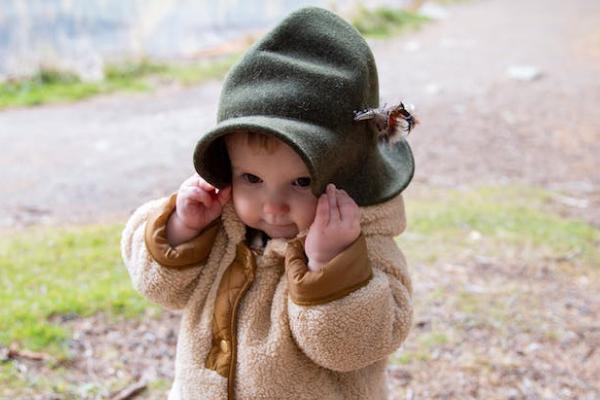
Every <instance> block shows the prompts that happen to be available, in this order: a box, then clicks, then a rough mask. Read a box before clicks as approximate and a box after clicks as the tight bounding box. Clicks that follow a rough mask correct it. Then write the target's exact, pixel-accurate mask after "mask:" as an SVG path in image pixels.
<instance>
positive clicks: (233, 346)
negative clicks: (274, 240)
mask: <svg viewBox="0 0 600 400" xmlns="http://www.w3.org/2000/svg"><path fill="white" fill-rule="evenodd" d="M251 257H254V255H253V254H252V252H250V251H248V252H247V253H246V260H245V261H246V262H245V263H244V265H250V270H249V274H248V276H247V280H246V282H245V283H244V286H243V287H242V290H241V291H240V293H239V295H238V296H237V298H236V299H235V303H234V305H233V311H232V313H231V325H230V328H231V360H230V362H229V376H228V379H227V398H228V399H229V400H235V393H234V386H235V385H234V383H235V366H236V364H237V311H238V306H239V304H240V301H241V300H242V297H244V295H245V294H246V291H247V290H248V288H249V287H250V285H251V284H252V282H253V281H254V268H253V267H254V266H253V265H252V262H253V261H254V260H252V259H249V258H251Z"/></svg>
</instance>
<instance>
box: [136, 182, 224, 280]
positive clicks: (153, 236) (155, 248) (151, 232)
mask: <svg viewBox="0 0 600 400" xmlns="http://www.w3.org/2000/svg"><path fill="white" fill-rule="evenodd" d="M176 200H177V193H174V194H172V195H171V197H169V200H168V201H167V203H166V204H165V205H164V206H163V207H162V209H160V210H158V211H157V212H156V213H154V214H151V215H150V216H148V221H147V222H146V231H145V235H144V240H145V242H146V247H147V248H148V251H149V252H150V254H151V255H152V257H153V258H154V259H155V260H156V262H157V263H159V264H160V265H162V266H163V267H167V268H177V269H181V268H188V267H192V266H194V265H197V264H198V263H201V262H203V261H205V260H206V259H207V258H208V255H209V254H210V250H211V249H212V246H213V243H214V241H215V238H216V237H217V232H218V231H219V218H217V219H216V220H214V221H213V222H211V223H210V224H209V225H208V226H207V227H206V228H204V230H203V231H202V232H200V234H199V235H198V236H197V237H195V238H194V239H192V240H189V241H187V242H185V243H182V244H180V245H178V246H175V247H172V246H171V245H170V244H169V241H168V240H167V222H168V221H169V217H170V216H171V214H172V213H173V211H174V210H175V202H176Z"/></svg>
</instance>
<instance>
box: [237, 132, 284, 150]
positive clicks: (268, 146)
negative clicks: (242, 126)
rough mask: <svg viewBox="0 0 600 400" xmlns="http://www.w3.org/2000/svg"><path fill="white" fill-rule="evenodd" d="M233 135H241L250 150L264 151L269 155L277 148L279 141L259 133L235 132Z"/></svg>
mask: <svg viewBox="0 0 600 400" xmlns="http://www.w3.org/2000/svg"><path fill="white" fill-rule="evenodd" d="M235 134H239V135H240V136H242V135H243V140H244V141H245V143H244V144H246V145H247V146H248V147H250V148H252V149H261V150H265V151H266V152H267V153H269V154H273V153H274V152H275V150H277V148H278V147H279V144H280V143H281V141H280V140H279V139H277V138H276V137H274V136H271V135H265V134H264V133H260V132H253V131H236V132H235Z"/></svg>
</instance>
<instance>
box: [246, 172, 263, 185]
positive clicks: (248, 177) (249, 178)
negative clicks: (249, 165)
mask: <svg viewBox="0 0 600 400" xmlns="http://www.w3.org/2000/svg"><path fill="white" fill-rule="evenodd" d="M242 179H243V180H245V181H246V182H248V183H261V182H262V179H260V178H259V177H258V176H256V175H252V174H242Z"/></svg>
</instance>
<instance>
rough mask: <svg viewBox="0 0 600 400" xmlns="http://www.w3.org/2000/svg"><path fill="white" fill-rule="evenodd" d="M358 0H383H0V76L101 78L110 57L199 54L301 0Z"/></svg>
mask: <svg viewBox="0 0 600 400" xmlns="http://www.w3.org/2000/svg"><path fill="white" fill-rule="evenodd" d="M358 3H370V4H371V5H373V3H381V1H379V2H378V1H375V0H366V1H361V0H0V80H5V79H6V78H8V77H14V76H23V75H30V74H32V73H34V72H35V71H37V70H38V69H39V68H40V67H55V68H62V69H67V70H71V71H74V72H76V73H78V74H79V75H80V76H81V77H82V78H84V79H90V80H93V79H100V78H101V77H102V70H103V65H104V62H105V61H106V60H111V59H113V60H114V59H123V58H135V57H141V56H149V57H160V58H182V57H183V58H187V57H193V56H194V55H195V54H197V53H198V52H199V51H201V50H203V49H207V48H210V47H212V46H215V45H217V44H219V43H223V42H226V41H228V40H231V39H232V38H235V37H239V36H240V35H242V34H244V32H249V31H253V30H260V29H266V28H268V27H269V26H270V25H272V24H274V23H275V22H276V21H277V20H279V19H280V18H281V17H283V16H284V15H285V14H287V13H288V12H290V11H291V10H294V9H296V8H298V7H301V6H305V5H316V6H321V7H326V8H329V9H335V10H338V11H339V10H340V9H342V10H343V9H349V8H350V7H354V6H356V5H357V4H358ZM384 3H392V4H394V5H396V4H397V5H402V4H403V3H406V1H403V0H392V1H384Z"/></svg>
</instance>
